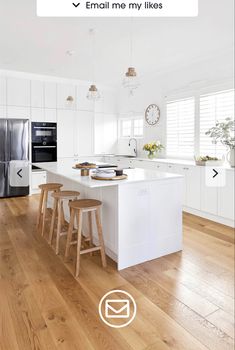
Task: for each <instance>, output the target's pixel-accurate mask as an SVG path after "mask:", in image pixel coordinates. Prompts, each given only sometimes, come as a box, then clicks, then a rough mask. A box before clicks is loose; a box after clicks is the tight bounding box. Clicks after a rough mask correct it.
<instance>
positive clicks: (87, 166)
mask: <svg viewBox="0 0 235 350" xmlns="http://www.w3.org/2000/svg"><path fill="white" fill-rule="evenodd" d="M75 168H77V169H94V168H96V164H94V163H89V162H83V163H78V164H75Z"/></svg>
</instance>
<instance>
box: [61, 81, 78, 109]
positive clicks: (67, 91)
mask: <svg viewBox="0 0 235 350" xmlns="http://www.w3.org/2000/svg"><path fill="white" fill-rule="evenodd" d="M68 96H72V97H73V99H74V101H73V102H72V103H71V104H68V102H67V97H68ZM75 107H76V88H75V86H74V85H66V84H58V85H57V108H59V109H75Z"/></svg>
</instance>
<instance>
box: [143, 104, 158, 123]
mask: <svg viewBox="0 0 235 350" xmlns="http://www.w3.org/2000/svg"><path fill="white" fill-rule="evenodd" d="M159 119H160V109H159V107H158V106H157V105H156V104H151V105H149V106H148V108H147V109H146V111H145V120H146V122H147V123H148V124H149V125H156V124H157V122H158V121H159Z"/></svg>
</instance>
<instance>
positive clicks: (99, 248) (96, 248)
mask: <svg viewBox="0 0 235 350" xmlns="http://www.w3.org/2000/svg"><path fill="white" fill-rule="evenodd" d="M97 250H101V247H100V246H98V247H94V248H89V249H84V250H81V251H80V254H86V253H91V252H96V251H97Z"/></svg>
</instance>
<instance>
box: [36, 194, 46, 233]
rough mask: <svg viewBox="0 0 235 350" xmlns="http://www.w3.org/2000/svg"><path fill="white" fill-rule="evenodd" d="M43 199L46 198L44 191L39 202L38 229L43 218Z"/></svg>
mask: <svg viewBox="0 0 235 350" xmlns="http://www.w3.org/2000/svg"><path fill="white" fill-rule="evenodd" d="M43 197H44V191H43V190H41V193H40V200H39V208H38V218H37V228H39V226H40V223H41V218H42V205H43Z"/></svg>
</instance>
